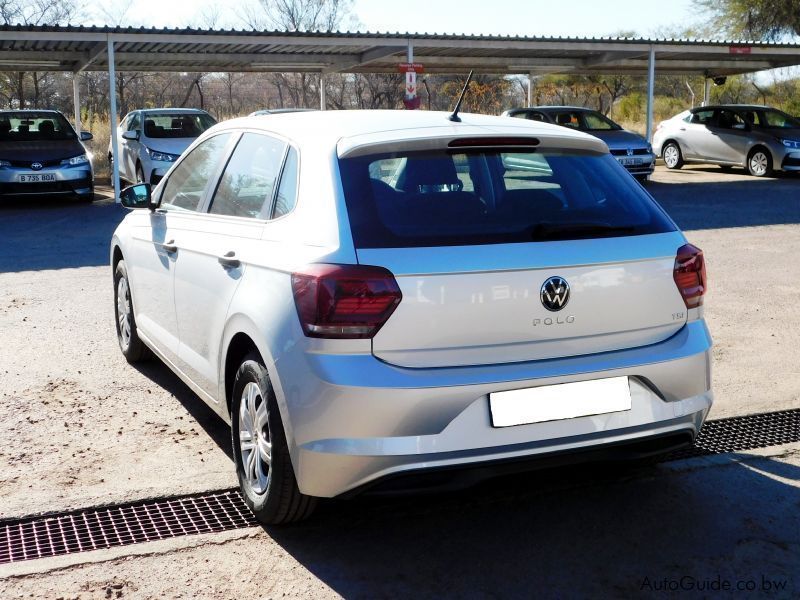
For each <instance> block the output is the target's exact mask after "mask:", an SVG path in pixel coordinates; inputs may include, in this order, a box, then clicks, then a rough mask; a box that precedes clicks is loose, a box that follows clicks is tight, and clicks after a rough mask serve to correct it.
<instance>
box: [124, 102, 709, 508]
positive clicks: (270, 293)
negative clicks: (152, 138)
mask: <svg viewBox="0 0 800 600" xmlns="http://www.w3.org/2000/svg"><path fill="white" fill-rule="evenodd" d="M122 202H123V203H124V204H125V205H126V206H127V207H129V208H132V209H136V210H132V211H131V213H130V214H129V215H128V216H127V217H126V218H125V219H124V220H123V222H122V223H121V224H120V226H119V228H118V229H117V231H116V232H115V233H114V236H113V239H112V241H111V267H112V271H113V275H114V294H115V309H116V317H117V318H116V326H117V334H118V338H119V345H120V348H121V350H122V352H123V354H124V355H125V357H126V358H127V359H128V360H129V361H130V362H135V361H138V360H143V359H146V358H149V357H151V356H153V355H155V356H156V357H158V358H159V359H160V360H162V361H164V362H165V363H166V364H167V365H168V366H169V367H170V368H171V369H172V370H173V371H174V372H175V373H176V374H177V375H178V376H179V377H180V378H181V379H182V380H183V381H184V382H185V383H186V384H187V385H188V386H189V387H191V389H192V390H194V391H195V392H196V393H197V395H198V396H199V397H200V398H201V399H202V400H203V401H205V402H206V403H207V404H208V405H209V406H211V407H212V408H213V409H214V410H215V411H216V412H217V413H218V414H219V415H220V417H221V418H222V419H224V420H225V421H227V422H229V423H230V425H231V433H232V442H233V448H234V456H235V463H236V470H237V473H238V478H239V482H240V485H241V490H242V494H243V496H244V498H245V499H246V501H247V503H248V505H249V506H250V507H251V508H252V509H253V511H254V513H255V514H256V516H257V517H258V518H259V519H260V520H261V521H262V522H264V523H282V522H289V521H293V520H298V519H301V518H304V517H305V516H307V515H308V514H310V512H311V511H312V509H313V507H314V504H315V501H316V499H317V498H319V497H335V496H343V495H348V494H356V493H359V492H363V491H366V490H375V489H378V490H384V491H385V490H397V489H400V488H402V489H409V488H411V489H414V488H419V487H423V486H459V485H465V484H467V483H469V482H470V481H474V479H475V474H476V473H477V474H479V475H480V476H491V475H493V474H497V473H500V472H502V471H503V470H504V469H506V468H508V466H509V465H511V466H512V467H513V468H514V469H518V468H520V467H521V466H522V467H528V466H536V465H541V464H549V463H550V462H552V461H553V460H557V461H564V460H588V459H590V458H597V457H600V458H605V459H619V458H630V457H644V456H650V455H653V454H658V453H662V452H667V451H670V450H672V449H674V448H678V447H681V446H684V445H686V444H691V443H692V441H693V439H694V438H695V436H696V435H697V433H698V431H699V430H700V427H701V426H702V424H703V421H704V419H705V418H706V415H707V413H708V411H709V408H710V407H711V403H712V392H711V388H710V386H711V378H710V349H711V338H710V335H709V332H708V329H707V328H706V324H705V321H704V319H703V297H704V293H705V290H706V272H705V264H704V259H703V253H702V252H701V251H700V250H699V249H697V248H696V247H694V246H692V245H691V244H689V243H687V241H686V238H685V237H684V236H683V234H682V233H681V232H680V231H679V230H678V228H677V227H676V226H675V224H674V223H673V222H672V221H671V220H670V219H669V217H668V216H667V215H666V214H665V213H664V212H663V210H662V209H661V208H660V207H659V206H658V205H657V204H656V203H655V201H654V200H653V199H652V198H651V197H650V196H649V195H648V193H647V192H646V191H645V190H644V189H643V188H642V187H641V186H640V185H638V184H637V183H636V182H635V181H634V180H633V179H632V178H631V177H630V176H629V175H628V173H626V171H625V169H624V168H623V167H622V166H621V165H620V164H619V163H618V162H617V161H616V160H614V158H613V157H612V156H611V155H610V154H609V152H608V148H607V146H606V145H605V144H604V143H603V142H602V141H600V140H599V139H597V138H594V137H591V136H589V135H586V134H583V133H580V132H577V131H571V130H569V129H566V128H563V127H558V126H555V125H549V124H544V123H535V122H530V121H522V120H516V119H514V120H512V119H505V118H500V117H488V116H479V115H462V117H461V121H460V122H458V123H454V122H452V121H450V120H448V118H447V115H445V114H444V113H436V112H410V111H409V112H396V111H330V112H322V111H319V112H308V113H293V114H279V115H273V116H271V117H270V118H269V119H263V118H259V117H253V118H244V119H238V120H232V121H228V122H225V123H222V124H219V125H217V126H215V127H214V128H212V129H211V130H209V131H207V132H206V133H205V134H203V135H202V136H201V137H200V138H199V139H198V140H197V141H196V142H195V143H194V144H193V145H192V146H191V147H190V148H189V149H188V151H187V152H186V153H185V154H184V155H183V156H182V157H181V159H180V160H179V161H178V162H177V163H176V164H175V165H174V166H173V167H172V169H171V170H170V171H169V172H168V173H167V175H166V177H165V179H164V180H163V181H162V182H160V183H159V184H158V186H156V187H155V188H153V189H151V187H150V186H149V185H148V184H141V185H136V186H132V187H130V188H128V189H126V190H125V191H124V192H123V195H122ZM420 475H422V476H421V477H420Z"/></svg>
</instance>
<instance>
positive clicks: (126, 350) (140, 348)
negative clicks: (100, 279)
mask: <svg viewBox="0 0 800 600" xmlns="http://www.w3.org/2000/svg"><path fill="white" fill-rule="evenodd" d="M114 317H115V319H114V322H115V324H116V328H117V341H118V342H119V349H120V350H121V351H122V355H123V356H124V357H125V360H127V361H128V362H129V363H131V364H134V363H137V362H141V361H144V360H148V359H150V358H152V356H153V355H152V352H151V351H150V348H148V347H147V346H146V345H145V343H144V342H143V341H142V340H141V339H140V338H139V334H138V333H137V331H136V318H135V317H134V310H133V300H132V299H131V286H130V280H129V279H128V270H127V269H126V268H125V261H124V260H120V261H119V262H118V263H117V266H116V267H115V268H114Z"/></svg>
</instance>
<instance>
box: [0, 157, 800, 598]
mask: <svg viewBox="0 0 800 600" xmlns="http://www.w3.org/2000/svg"><path fill="white" fill-rule="evenodd" d="M799 188H800V180H798V179H797V178H792V177H781V178H778V179H770V180H755V179H753V178H750V177H745V176H742V175H738V174H722V173H721V171H720V170H719V169H713V168H711V169H705V168H690V169H684V170H683V171H681V172H678V173H673V172H666V171H661V170H659V172H658V173H657V175H656V176H655V178H654V182H653V183H651V184H650V190H651V192H652V193H653V195H654V196H655V197H656V198H657V199H658V200H659V201H660V202H661V203H662V205H663V206H664V207H665V208H666V209H667V210H668V212H669V213H670V214H671V215H672V216H673V217H674V218H675V219H676V220H677V221H678V223H679V224H680V225H681V226H682V227H683V228H684V229H685V230H686V232H687V236H688V237H689V239H690V240H691V241H692V242H693V243H695V244H696V245H698V246H700V247H701V248H703V250H704V251H705V253H706V257H707V261H708V268H709V275H710V292H709V295H708V297H707V301H706V304H707V312H706V315H707V318H708V320H709V324H710V327H711V330H712V334H713V335H714V338H715V342H716V346H715V350H714V355H715V370H714V387H715V392H716V404H715V406H714V409H713V411H712V415H711V417H712V418H720V417H725V416H733V415H741V414H748V413H756V412H764V411H774V410H779V409H784V408H797V407H798V406H800V350H798V344H797V340H798V338H800V314H798V312H797V310H796V302H797V296H798V290H800V284H799V283H797V282H798V275H800V268H798V265H797V260H796V257H797V256H800V194H798V193H797V191H798V189H799ZM123 214H124V212H123V211H122V210H121V209H119V208H117V207H115V206H114V205H112V204H111V203H110V202H108V201H107V200H106V201H100V202H96V203H95V204H94V205H63V204H57V203H46V204H37V205H36V206H35V207H28V206H22V205H8V204H5V205H0V339H2V344H0V518H8V517H12V516H19V515H25V514H33V513H38V512H42V511H52V510H62V509H69V508H75V507H80V506H91V505H96V504H102V503H109V502H118V501H123V500H131V499H136V498H144V497H154V496H162V495H171V494H176V493H182V492H190V491H202V490H210V489H218V488H223V487H231V486H234V485H235V477H234V475H233V469H232V462H231V459H230V457H229V453H230V449H229V446H230V444H229V441H228V435H229V431H228V429H227V427H225V426H224V425H223V424H222V423H221V421H219V419H217V418H216V416H215V415H213V414H212V413H211V411H210V410H208V409H206V408H205V407H204V405H203V404H202V402H200V401H199V400H198V399H197V398H196V397H195V396H194V395H193V394H192V393H191V392H190V391H189V390H188V389H187V388H186V387H185V386H183V384H182V383H180V381H179V380H178V379H177V378H176V377H174V376H173V375H172V374H171V373H170V372H169V371H168V370H167V369H166V368H165V367H163V366H161V365H159V364H158V363H153V364H151V365H148V366H147V367H145V368H142V369H135V368H133V367H131V366H129V365H128V364H127V363H125V361H124V360H123V359H122V357H121V355H120V353H119V351H118V349H117V347H116V341H115V338H114V333H113V310H112V301H111V298H112V289H111V284H110V270H109V268H108V267H107V266H106V262H107V252H108V250H107V248H108V240H109V238H110V234H111V231H113V228H114V226H115V224H116V222H117V221H118V220H119V219H120V218H121V217H122V216H123ZM743 458H744V460H745V462H744V463H733V464H728V463H713V464H712V463H708V464H707V462H704V460H703V459H696V460H694V461H688V462H687V466H685V468H683V470H675V469H672V468H671V467H666V466H665V467H659V469H657V470H656V471H647V472H644V473H640V474H635V475H631V476H628V475H620V474H618V473H617V474H607V473H606V474H603V473H601V474H599V475H597V474H596V473H595V471H594V470H592V469H589V470H584V471H577V472H576V471H570V472H569V474H567V475H564V476H563V477H562V479H556V480H555V481H553V480H552V477H550V476H548V477H550V479H548V478H544V479H542V478H540V477H537V478H534V479H532V480H526V483H519V482H511V483H508V484H505V486H500V487H499V488H495V487H493V486H488V487H486V488H483V489H482V491H477V492H475V493H474V494H469V495H468V497H466V498H464V497H457V498H446V499H433V500H429V499H415V500H410V501H404V502H400V503H386V502H376V501H369V502H368V501H357V502H354V503H347V504H341V503H333V505H332V506H328V507H326V508H325V509H323V511H322V512H321V514H320V515H319V516H318V517H317V518H316V519H314V520H312V521H311V522H310V523H308V524H303V525H301V526H300V527H296V528H293V529H289V530H280V529H277V530H268V531H264V530H260V529H250V530H242V531H238V532H229V533H228V534H223V535H218V536H196V537H193V538H191V539H190V538H182V539H181V540H173V541H169V542H159V543H153V544H147V545H145V546H142V547H141V548H133V547H128V548H123V549H118V550H117V551H116V552H114V551H108V552H95V553H91V554H86V555H81V557H82V560H88V561H100V562H91V563H90V564H78V565H73V566H66V565H67V563H65V562H64V561H63V559H61V560H59V559H45V560H41V561H35V562H31V563H28V564H26V565H24V567H25V569H24V570H25V572H27V573H29V574H28V575H24V576H22V575H21V576H19V577H13V578H10V579H6V580H3V579H0V597H2V598H16V597H29V596H33V597H53V598H55V597H58V596H63V597H64V598H82V599H84V598H112V597H132V598H149V597H158V596H163V597H213V598H238V597H243V596H245V595H248V596H250V595H255V596H263V597H274V596H277V597H280V596H281V595H288V596H315V597H325V596H336V595H342V596H345V597H391V596H397V595H401V596H429V597H432V596H441V595H459V596H464V597H496V596H507V595H519V594H523V595H528V593H530V594H534V593H537V592H539V593H541V592H542V590H550V591H551V592H552V591H553V590H561V594H560V595H562V596H563V595H574V594H578V595H580V594H583V595H589V594H593V595H597V594H599V593H601V592H604V591H605V592H608V591H609V590H612V594H613V595H617V596H623V595H626V594H628V593H630V592H635V591H639V588H637V587H635V586H636V585H637V582H638V583H641V579H642V578H643V577H645V576H647V577H650V578H651V579H652V578H653V577H666V576H668V575H674V574H676V573H677V574H680V573H682V572H688V573H689V574H694V575H696V576H698V577H714V576H716V575H720V574H721V576H723V577H728V576H730V577H750V576H751V575H752V576H756V575H757V574H764V575H766V576H773V577H779V576H780V575H781V574H783V577H784V578H786V576H787V574H788V573H798V572H800V564H798V557H800V522H799V521H798V514H800V511H798V508H800V503H798V501H797V498H798V494H797V492H798V489H797V486H798V484H797V482H798V481H800V475H798V474H799V473H800V467H798V465H799V464H800V457H798V453H797V450H796V449H794V450H791V451H788V450H787V451H786V452H785V453H783V454H781V455H780V456H777V457H771V458H757V459H752V460H751V458H748V457H747V456H745V457H743ZM701 467H708V468H701ZM577 482H580V483H577ZM498 490H499V491H498ZM654 515H655V516H656V518H654ZM443 532H446V533H443ZM578 541H579V543H577V542H578ZM632 557H635V558H632ZM70 560H76V559H75V558H74V557H73V558H72V559H70ZM487 565H488V566H489V567H490V568H487ZM609 565H611V566H609ZM693 569H694V570H693ZM12 571H13V572H14V573H17V572H20V571H19V570H13V569H12V570H11V571H9V569H3V568H2V567H0V578H2V577H3V574H4V572H5V573H7V574H8V573H10V572H12ZM798 583H800V581H798V582H794V583H793V584H791V585H796V584H798ZM543 586H544V587H543ZM632 586H633V587H632ZM523 590H525V591H523ZM794 591H795V592H797V591H798V590H797V588H795V589H794ZM789 595H790V594H778V597H789Z"/></svg>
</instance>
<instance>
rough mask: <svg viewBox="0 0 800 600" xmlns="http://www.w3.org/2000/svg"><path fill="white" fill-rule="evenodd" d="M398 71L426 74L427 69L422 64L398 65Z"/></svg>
mask: <svg viewBox="0 0 800 600" xmlns="http://www.w3.org/2000/svg"><path fill="white" fill-rule="evenodd" d="M397 70H398V71H400V72H401V73H424V71H425V69H424V68H423V66H422V63H407V62H405V63H400V64H399V65H397Z"/></svg>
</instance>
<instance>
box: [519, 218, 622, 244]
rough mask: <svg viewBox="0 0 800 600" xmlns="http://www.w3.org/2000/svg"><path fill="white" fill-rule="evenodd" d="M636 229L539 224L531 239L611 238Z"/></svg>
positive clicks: (599, 223) (612, 226)
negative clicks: (595, 236)
mask: <svg viewBox="0 0 800 600" xmlns="http://www.w3.org/2000/svg"><path fill="white" fill-rule="evenodd" d="M635 229H636V228H635V227H634V226H632V225H611V224H610V223H602V222H586V223H538V224H536V225H534V226H533V227H531V228H530V232H531V237H532V238H533V239H534V240H535V241H541V240H558V239H569V238H572V237H578V238H584V237H592V236H593V235H597V234H600V235H602V236H610V235H613V234H615V233H631V232H632V231H634V230H635Z"/></svg>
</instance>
